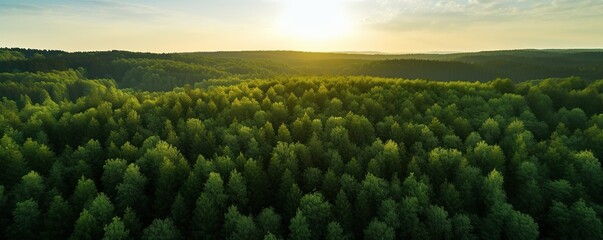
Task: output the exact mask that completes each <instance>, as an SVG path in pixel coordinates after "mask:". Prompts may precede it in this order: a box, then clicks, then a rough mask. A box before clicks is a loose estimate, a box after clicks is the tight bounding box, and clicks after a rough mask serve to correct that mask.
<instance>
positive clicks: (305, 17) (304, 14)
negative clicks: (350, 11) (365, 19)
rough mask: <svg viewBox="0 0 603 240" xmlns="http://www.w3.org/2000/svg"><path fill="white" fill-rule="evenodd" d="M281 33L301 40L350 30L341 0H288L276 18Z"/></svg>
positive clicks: (328, 37)
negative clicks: (279, 15)
mask: <svg viewBox="0 0 603 240" xmlns="http://www.w3.org/2000/svg"><path fill="white" fill-rule="evenodd" d="M277 24H278V26H279V29H280V31H281V32H282V33H284V34H286V35H288V36H292V37H295V38H299V39H302V40H327V39H333V38H337V37H341V36H343V35H345V34H347V33H349V31H350V30H351V27H352V24H351V20H350V18H349V17H348V16H347V14H346V12H345V8H344V6H343V1H341V0H330V1H329V0H289V1H286V5H285V7H284V11H283V13H282V16H281V17H280V18H279V19H278V23H277Z"/></svg>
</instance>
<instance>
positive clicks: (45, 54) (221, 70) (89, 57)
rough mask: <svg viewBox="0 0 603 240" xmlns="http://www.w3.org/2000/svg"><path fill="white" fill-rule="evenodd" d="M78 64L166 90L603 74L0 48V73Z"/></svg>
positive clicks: (489, 62) (323, 57) (304, 57)
mask: <svg viewBox="0 0 603 240" xmlns="http://www.w3.org/2000/svg"><path fill="white" fill-rule="evenodd" d="M78 68H82V69H83V70H84V71H83V73H85V75H86V76H87V77H90V78H111V79H114V80H115V81H116V83H117V85H118V86H119V87H120V88H134V89H141V90H150V91H168V90H171V89H173V88H174V87H179V86H183V85H185V84H191V85H192V84H194V83H198V82H203V81H206V80H208V79H217V78H241V79H253V78H272V77H278V76H297V75H305V76H316V75H322V76H349V75H359V76H363V75H364V76H378V77H392V78H406V79H428V80H437V81H452V80H463V81H489V80H493V79H496V78H509V79H511V80H512V81H514V82H522V81H526V80H532V79H545V78H563V77H572V76H574V77H580V78H582V79H584V80H589V81H590V80H597V79H603V51H600V50H515V51H491V52H478V53H455V54H406V55H385V54H350V53H308V52H293V51H247V52H199V53H169V54H153V53H136V52H125V51H108V52H74V53H69V52H63V51H45V50H32V49H1V50H0V72H7V73H13V72H38V71H41V72H50V71H54V70H58V71H65V70H68V69H78Z"/></svg>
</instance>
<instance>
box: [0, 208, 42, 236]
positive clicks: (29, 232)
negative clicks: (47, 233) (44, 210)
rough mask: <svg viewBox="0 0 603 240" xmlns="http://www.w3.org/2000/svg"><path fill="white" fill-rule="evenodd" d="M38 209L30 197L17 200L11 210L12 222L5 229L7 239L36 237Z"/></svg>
mask: <svg viewBox="0 0 603 240" xmlns="http://www.w3.org/2000/svg"><path fill="white" fill-rule="evenodd" d="M40 215H41V214H40V209H39V208H38V204H37V203H36V202H35V201H33V200H32V199H28V200H24V201H21V202H18V203H17V204H16V206H15V209H14V210H13V212H12V216H13V223H12V224H11V225H10V226H8V229H7V230H6V238H7V239H37V238H38V233H39V232H38V231H36V230H35V229H38V227H39V224H40Z"/></svg>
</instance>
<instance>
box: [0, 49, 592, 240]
mask: <svg viewBox="0 0 603 240" xmlns="http://www.w3.org/2000/svg"><path fill="white" fill-rule="evenodd" d="M36 54H37V55H36ZM224 54H226V53H224ZM575 54H580V53H575ZM34 55H35V56H34ZM461 57H467V56H461ZM474 57H477V56H474ZM283 58H285V55H283ZM299 59H301V60H296V61H322V60H320V59H318V60H316V59H310V60H307V59H303V58H299ZM277 60H278V59H277ZM277 60H274V61H273V62H271V61H267V60H265V59H262V58H253V59H251V60H250V59H249V58H244V57H239V58H224V57H222V58H220V57H216V56H212V55H207V56H203V57H201V56H197V55H195V54H146V53H127V52H98V53H64V52H57V51H37V50H36V51H34V50H2V51H0V68H1V69H2V73H0V96H1V98H2V99H1V101H0V113H1V114H0V130H1V133H2V134H1V136H0V234H2V236H3V238H4V239H101V238H103V239H601V238H603V225H602V223H601V219H602V216H603V205H602V204H603V192H602V191H603V169H602V168H601V162H600V159H603V80H596V79H591V78H590V77H585V76H586V75H584V76H582V77H580V76H579V75H576V76H577V77H561V78H543V79H539V78H533V80H532V79H530V80H528V79H525V80H526V81H524V80H521V81H514V80H511V79H508V78H497V77H505V76H499V75H496V74H494V75H492V76H491V77H492V78H491V79H488V80H490V81H477V80H480V79H467V80H471V81H446V80H449V79H436V80H439V81H433V80H420V79H416V80H408V79H401V78H381V77H377V76H363V75H373V74H360V73H359V74H347V73H345V72H342V73H337V74H336V73H335V72H331V73H328V72H329V71H332V70H333V69H330V70H328V71H327V70H325V69H326V68H328V67H326V68H325V69H323V70H324V71H323V70H321V71H323V72H322V73H319V72H309V73H308V72H306V71H305V70H304V68H306V69H312V68H313V65H311V64H310V65H303V66H302V67H292V66H294V65H291V61H293V60H290V59H289V60H278V61H277ZM348 60H349V59H348ZM348 60H346V61H348ZM342 61H343V60H342ZM353 61H360V60H358V59H356V60H353ZM362 61H370V62H361V63H358V64H363V66H365V68H350V69H355V71H360V72H362V71H365V70H366V69H369V68H370V69H381V68H382V67H386V66H394V67H393V68H392V69H398V70H399V69H405V68H407V67H408V69H409V70H413V69H415V70H416V69H419V70H420V69H421V68H423V67H422V66H418V65H408V66H406V65H405V66H403V67H401V65H400V64H403V63H404V62H405V61H407V60H404V61H402V60H375V59H370V60H362ZM372 61H381V62H372ZM388 61H389V62H388ZM396 61H401V62H402V63H398V62H396ZM433 61H435V62H436V63H437V64H438V66H440V65H442V64H444V65H445V64H446V62H447V61H448V62H452V61H454V60H450V59H433V60H429V61H426V60H420V61H419V60H416V61H414V60H413V61H412V62H413V63H412V64H423V63H425V64H431V62H433ZM344 62H345V61H344ZM315 63H316V62H315ZM347 63H350V62H347ZM338 64H339V63H337V64H334V65H332V66H335V65H338ZM367 64H368V65H367ZM384 64H385V65H384ZM454 64H456V65H454V66H457V67H452V68H451V69H460V70H463V69H465V70H466V71H468V72H474V73H475V74H478V73H480V71H479V70H476V69H475V68H476V66H477V65H471V64H470V63H461V62H455V63H454ZM318 65H320V64H317V65H314V66H318ZM342 65H346V64H342ZM348 67H349V64H348ZM442 67H443V68H446V67H445V66H442ZM549 67H550V66H549ZM425 69H426V70H425V72H426V73H427V72H429V71H428V70H430V71H431V72H432V73H433V72H434V71H435V73H433V74H436V73H438V72H437V69H438V68H436V69H430V68H428V67H426V68H425ZM315 70H316V69H315ZM309 71H310V70H309ZM317 71H318V70H317ZM350 71H351V70H350ZM366 71H368V70H366ZM417 71H418V70H417ZM584 71H586V70H584ZM598 71H601V68H597V69H594V70H588V71H587V72H589V74H591V73H596V72H598ZM403 72H404V71H403ZM327 73H328V74H327ZM379 74H383V75H385V76H386V77H397V76H396V75H395V74H394V75H389V74H390V73H388V72H387V71H385V70H379V71H377V72H376V73H375V74H374V75H379ZM440 74H443V73H441V72H440ZM450 74H451V75H454V74H455V73H454V72H451V73H450ZM488 74H490V73H488ZM348 75H358V76H348ZM443 75H446V74H443ZM443 75H442V76H443ZM434 76H435V75H434ZM454 76H457V75H454ZM467 76H471V75H467ZM596 76H599V75H596ZM417 78H420V75H417ZM599 78H601V77H600V76H599ZM144 90H146V91H144Z"/></svg>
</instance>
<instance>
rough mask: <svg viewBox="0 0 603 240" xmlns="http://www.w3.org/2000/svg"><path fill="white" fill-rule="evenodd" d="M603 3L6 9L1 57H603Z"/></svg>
mask: <svg viewBox="0 0 603 240" xmlns="http://www.w3.org/2000/svg"><path fill="white" fill-rule="evenodd" d="M601 12H603V1H598V0H576V1H569V0H534V1H525V0H462V1H461V0H424V1H419V0H374V1H369V0H329V1H327V0H322V1H321V0H204V1H194V0H180V1H170V2H169V3H168V2H164V1H156V0H152V1H148V0H147V1H144V0H131V1H127V2H124V1H117V0H91V1H75V0H4V1H2V2H0V35H1V36H2V38H0V47H23V48H38V49H61V50H66V51H97V50H98V51H101V50H113V49H120V50H128V51H143V52H197V51H239V50H283V49H287V50H296V51H314V52H355V53H367V52H370V53H443V52H470V51H481V50H496V49H534V48H535V49H568V48H569V49H597V48H602V47H603V45H601V43H602V42H603V31H600V30H599V29H603V15H602V14H600V13H601Z"/></svg>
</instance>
